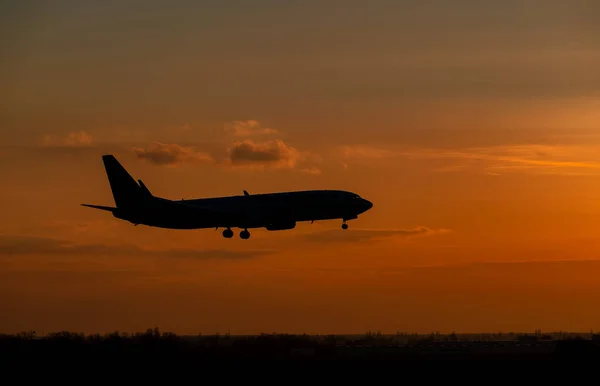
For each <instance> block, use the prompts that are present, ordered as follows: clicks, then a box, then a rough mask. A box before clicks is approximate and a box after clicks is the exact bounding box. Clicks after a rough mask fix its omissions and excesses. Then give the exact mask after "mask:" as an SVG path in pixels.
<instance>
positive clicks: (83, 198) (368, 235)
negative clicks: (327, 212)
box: [0, 0, 600, 334]
mask: <svg viewBox="0 0 600 386" xmlns="http://www.w3.org/2000/svg"><path fill="white" fill-rule="evenodd" d="M598 14H600V3H598V2H597V1H595V0H589V1H586V0H564V1H559V0H519V1H517V0H504V1H491V0H489V1H488V0H454V1H447V0H414V1H409V0H405V1H402V0H394V1H391V0H390V1H385V0H372V1H369V2H365V1H358V0H345V1H333V0H319V1H308V0H307V1H294V0H287V1H275V0H255V1H252V2H249V1H248V2H242V1H233V0H218V1H217V0H214V1H213V0H211V1H207V0H203V1H183V0H179V1H168V2H167V1H157V0H145V1H134V0H128V1H111V0H107V1H102V2H98V1H90V0H77V1H75V0H72V1H68V0H61V1H58V0H57V1H53V2H51V4H50V2H46V1H32V0H20V1H18V2H12V3H9V2H3V3H2V4H1V5H0V48H1V50H2V51H1V52H2V60H1V61H0V90H1V92H0V144H1V147H0V180H1V181H2V189H1V190H0V212H1V213H2V222H1V223H0V310H2V318H0V331H2V332H16V331H22V330H28V329H34V330H36V331H38V332H41V333H43V332H50V331H56V330H63V329H66V330H74V331H81V332H106V331H113V330H120V331H139V330H145V329H146V328H148V327H153V326H159V327H160V328H161V329H164V330H170V331H173V332H177V333H193V334H195V333H199V332H202V333H205V334H209V333H215V332H221V333H224V332H227V331H229V332H231V333H232V334H246V333H260V332H267V333H268V332H289V333H303V332H305V333H364V332H366V331H369V330H380V331H382V332H390V333H394V332H396V331H408V332H422V333H428V332H432V331H440V332H451V331H453V330H454V331H456V332H477V331H533V330H534V329H537V328H540V329H542V330H565V331H575V330H577V331H589V330H590V329H595V330H598V329H600V308H598V307H597V304H598V301H600V284H598V283H599V281H598V277H600V259H599V253H600V241H599V239H598V234H600V127H599V123H600V73H599V72H598V68H600V27H599V24H598V21H597V15H598ZM109 152H110V153H113V154H115V155H116V156H117V158H118V159H119V160H120V161H121V162H122V163H123V165H124V166H125V167H126V168H127V169H128V170H129V171H130V172H131V173H132V175H133V176H134V177H136V178H141V179H142V180H143V181H144V182H145V183H146V185H147V186H148V187H149V188H150V190H151V191H152V192H153V193H155V194H157V195H160V196H163V197H167V198H174V199H177V198H192V197H208V196H214V195H232V194H241V192H242V190H243V189H246V190H248V191H249V192H251V193H264V192H273V191H281V190H300V189H313V188H314V189H319V188H331V189H346V190H352V191H355V192H357V193H359V194H361V195H362V196H364V197H365V198H367V199H369V200H371V201H373V202H374V207H373V209H372V210H371V211H369V212H368V213H366V214H364V215H363V216H361V218H360V219H358V220H354V221H351V222H350V223H349V224H350V229H349V230H348V231H347V232H343V231H342V230H341V229H340V222H337V221H328V222H322V223H315V224H312V225H310V224H300V225H299V226H298V227H297V228H296V229H295V230H293V231H284V232H267V231H264V230H254V231H253V232H252V238H251V239H250V240H240V239H239V237H237V236H236V237H235V238H234V239H231V240H227V239H224V238H223V237H222V236H221V232H220V231H219V232H215V231H214V230H210V229H208V230H199V231H173V230H162V229H153V228H147V227H142V226H139V227H133V226H132V225H131V224H129V223H126V222H120V221H118V220H116V219H114V218H112V217H111V216H110V215H107V214H106V213H104V212H99V211H94V210H91V209H87V208H82V207H80V206H79V204H80V203H92V204H100V205H111V204H112V203H113V201H112V196H111V194H110V189H109V185H108V182H107V180H106V176H105V173H104V169H103V166H102V163H101V159H100V156H101V154H105V153H109Z"/></svg>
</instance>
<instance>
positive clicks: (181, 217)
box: [81, 154, 373, 239]
mask: <svg viewBox="0 0 600 386" xmlns="http://www.w3.org/2000/svg"><path fill="white" fill-rule="evenodd" d="M102 161H103V162H104V168H105V170H106V175H107V177H108V181H109V184H110V188H111V190H112V195H113V198H114V201H115V205H116V207H109V206H103V205H91V204H81V205H82V206H85V207H89V208H94V209H100V210H105V211H108V212H111V213H112V214H113V216H114V217H116V218H118V219H120V220H125V221H129V222H131V223H132V224H134V225H136V226H137V225H139V224H142V225H147V226H151V227H158V228H167V229H206V228H215V229H219V228H225V230H224V231H223V237H225V238H228V239H229V238H232V237H233V231H232V230H231V228H239V229H242V231H241V232H240V238H242V239H249V238H250V232H249V231H248V229H250V228H266V229H267V230H269V231H279V230H289V229H294V228H295V227H296V223H297V222H301V221H311V223H312V222H314V221H316V220H333V219H341V220H343V223H342V229H348V224H346V221H348V220H353V219H356V218H358V215H359V214H362V213H364V212H366V211H368V210H369V209H371V208H372V207H373V204H372V203H371V202H370V201H368V200H365V199H364V198H362V197H360V196H359V195H358V194H356V193H352V192H348V191H344V190H303V191H294V192H280V193H265V194H249V193H248V192H247V191H245V190H244V191H243V192H244V195H238V196H228V197H211V198H200V199H191V200H169V199H166V198H161V197H157V196H154V195H153V194H152V193H150V190H149V189H148V188H147V187H146V185H145V184H144V183H143V182H142V180H138V182H136V181H135V180H134V179H133V177H131V175H130V174H129V173H128V172H127V170H125V168H124V167H123V166H122V165H121V164H120V163H119V161H117V159H116V158H115V157H114V156H113V155H112V154H107V155H103V156H102Z"/></svg>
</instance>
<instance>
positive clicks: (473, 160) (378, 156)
mask: <svg viewBox="0 0 600 386" xmlns="http://www.w3.org/2000/svg"><path fill="white" fill-rule="evenodd" d="M341 153H342V157H343V158H345V160H346V162H350V161H352V160H383V159H393V158H395V159H402V158H404V159H412V160H441V161H448V162H451V163H450V164H444V165H442V166H439V167H436V168H435V169H434V170H435V171H438V172H459V171H465V170H483V172H484V173H486V174H488V175H494V176H498V175H500V172H507V171H521V172H530V173H543V174H563V175H567V174H582V173H584V172H587V173H592V172H593V173H600V162H595V161H593V160H589V159H588V160H584V159H583V157H585V156H586V155H587V156H592V155H595V154H598V149H592V148H589V147H582V146H548V145H539V144H525V145H509V146H492V147H470V148H462V149H428V148H416V149H401V150H391V149H385V148H378V147H373V146H344V147H342V148H341Z"/></svg>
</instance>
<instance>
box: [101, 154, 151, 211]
mask: <svg viewBox="0 0 600 386" xmlns="http://www.w3.org/2000/svg"><path fill="white" fill-rule="evenodd" d="M102 161H103V162H104V168H105V169H106V175H107V176H108V182H109V183H110V189H111V190H112V194H113V198H114V200H115V204H116V205H117V207H118V208H125V207H132V206H135V205H136V204H139V201H140V198H142V197H143V196H144V195H146V194H147V193H149V191H148V189H147V188H146V187H145V186H144V187H143V188H141V187H140V186H139V185H138V184H137V182H135V180H134V179H133V177H131V175H130V174H129V173H128V172H127V170H125V168H124V167H123V166H122V165H121V164H120V163H119V161H117V159H116V158H115V157H114V156H113V155H112V154H107V155H103V156H102ZM146 192H147V193H146Z"/></svg>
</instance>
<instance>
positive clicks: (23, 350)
mask: <svg viewBox="0 0 600 386" xmlns="http://www.w3.org/2000/svg"><path fill="white" fill-rule="evenodd" d="M515 338H516V339H513V340H512V341H501V340H497V341H496V343H494V344H490V342H493V341H491V340H476V341H474V340H470V341H469V340H466V339H464V338H463V337H461V336H459V335H457V334H456V333H452V334H449V335H445V336H442V335H441V334H438V333H432V334H430V335H429V336H422V335H416V334H396V335H384V334H381V333H380V332H368V333H367V334H365V335H363V336H356V337H344V336H336V335H326V336H310V335H292V334H260V335H257V336H236V337H232V336H230V335H228V334H227V335H220V334H215V335H206V336H203V335H198V336H177V335H176V334H174V333H170V332H161V331H160V330H159V329H158V328H153V329H148V330H147V331H145V332H142V333H134V334H127V333H120V332H113V333H108V334H104V335H101V334H91V335H84V334H80V333H74V332H69V331H60V332H54V333H50V334H47V335H45V336H37V335H36V333H35V332H33V331H31V332H22V333H18V334H14V335H0V356H2V357H4V358H13V359H19V358H22V359H23V358H28V359H31V358H36V357H37V358H54V359H57V358H63V359H77V358H89V357H90V356H101V357H109V358H113V359H119V358H123V359H125V358H136V359H140V358H142V359H143V358H153V359H161V360H169V359H177V358H182V357H183V358H189V359H198V360H205V361H206V360H210V359H227V358H306V357H312V358H345V357H347V358H354V357H369V358H375V359H377V358H383V357H386V358H402V357H405V358H409V357H410V356H411V355H414V354H415V353H416V352H419V353H421V354H423V353H425V354H427V355H430V356H436V355H437V356H439V355H444V356H447V355H450V354H451V355H454V356H458V357H462V358H465V359H469V358H470V357H471V356H474V355H475V354H476V355H477V356H478V358H481V355H505V356H509V355H513V356H515V355H521V356H527V355H528V356H532V355H538V356H544V355H546V356H548V355H554V354H560V355H569V356H572V355H575V356H577V355H592V354H594V355H598V354H599V353H600V340H599V339H598V338H597V335H594V334H592V335H591V336H590V337H587V338H584V337H581V336H575V337H571V336H565V337H563V338H562V339H559V340H553V339H552V336H551V335H548V334H545V335H543V334H541V333H539V332H537V331H536V333H535V334H533V335H516V336H515ZM521 349H522V350H523V351H522V353H521V351H520V350H521Z"/></svg>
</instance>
